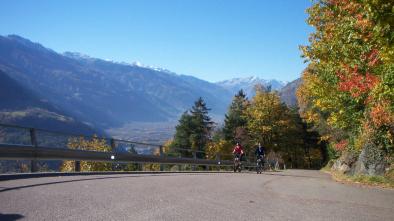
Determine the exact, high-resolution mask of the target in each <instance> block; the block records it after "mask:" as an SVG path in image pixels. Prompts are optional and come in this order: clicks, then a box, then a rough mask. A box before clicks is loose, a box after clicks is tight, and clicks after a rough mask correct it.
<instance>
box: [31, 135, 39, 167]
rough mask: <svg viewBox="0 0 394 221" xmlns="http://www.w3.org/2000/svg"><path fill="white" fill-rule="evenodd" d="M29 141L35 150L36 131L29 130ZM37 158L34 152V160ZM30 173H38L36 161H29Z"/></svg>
mask: <svg viewBox="0 0 394 221" xmlns="http://www.w3.org/2000/svg"><path fill="white" fill-rule="evenodd" d="M30 141H31V145H33V146H34V147H35V148H37V146H38V144H37V134H36V129H34V128H30ZM36 157H37V152H36V151H34V158H36ZM30 172H32V173H35V172H38V168H37V161H36V160H31V161H30Z"/></svg>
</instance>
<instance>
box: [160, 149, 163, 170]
mask: <svg viewBox="0 0 394 221" xmlns="http://www.w3.org/2000/svg"><path fill="white" fill-rule="evenodd" d="M159 151H160V157H163V156H164V151H163V146H160V147H159ZM160 171H164V165H163V164H160Z"/></svg>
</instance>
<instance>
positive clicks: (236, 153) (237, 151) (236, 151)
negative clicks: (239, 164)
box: [233, 142, 244, 159]
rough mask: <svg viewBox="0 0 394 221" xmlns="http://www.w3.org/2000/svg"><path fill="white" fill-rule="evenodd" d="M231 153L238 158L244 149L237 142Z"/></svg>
mask: <svg viewBox="0 0 394 221" xmlns="http://www.w3.org/2000/svg"><path fill="white" fill-rule="evenodd" d="M233 154H234V156H235V157H238V158H239V159H241V157H242V155H243V154H244V150H243V148H242V146H241V144H239V143H238V142H237V144H236V145H235V147H234V150H233Z"/></svg>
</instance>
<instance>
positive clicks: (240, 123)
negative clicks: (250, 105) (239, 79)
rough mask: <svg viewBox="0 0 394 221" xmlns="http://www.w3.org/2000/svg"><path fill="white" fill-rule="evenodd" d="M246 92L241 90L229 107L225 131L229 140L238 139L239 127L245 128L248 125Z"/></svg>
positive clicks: (225, 120)
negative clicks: (245, 114)
mask: <svg viewBox="0 0 394 221" xmlns="http://www.w3.org/2000/svg"><path fill="white" fill-rule="evenodd" d="M247 102H248V100H247V98H246V94H245V93H244V91H243V90H240V91H239V92H238V94H236V95H235V96H234V98H233V101H232V103H231V105H230V107H229V109H228V112H227V114H226V115H225V119H224V127H223V133H224V138H225V139H226V140H227V141H234V139H236V131H237V128H244V127H245V126H246V122H247V121H246V119H245V117H244V114H243V113H244V111H245V109H246V106H247Z"/></svg>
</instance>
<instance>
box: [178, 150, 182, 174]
mask: <svg viewBox="0 0 394 221" xmlns="http://www.w3.org/2000/svg"><path fill="white" fill-rule="evenodd" d="M178 157H179V158H182V154H179V156H178ZM181 170H182V165H181V164H178V171H181Z"/></svg>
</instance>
